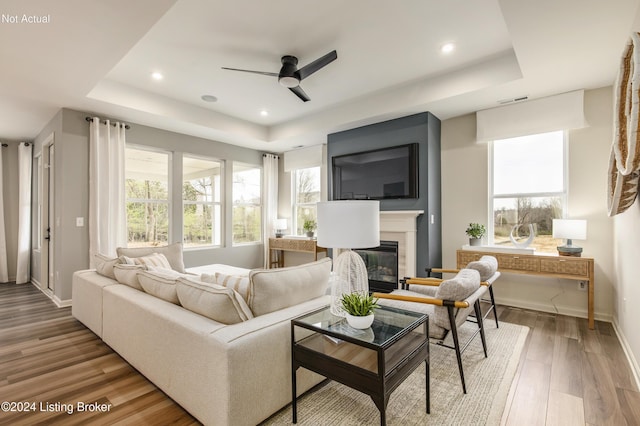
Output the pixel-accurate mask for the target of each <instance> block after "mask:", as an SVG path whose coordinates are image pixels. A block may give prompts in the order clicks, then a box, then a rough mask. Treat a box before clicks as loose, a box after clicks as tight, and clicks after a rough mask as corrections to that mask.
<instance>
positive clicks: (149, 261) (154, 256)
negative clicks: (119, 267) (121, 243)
mask: <svg viewBox="0 0 640 426" xmlns="http://www.w3.org/2000/svg"><path fill="white" fill-rule="evenodd" d="M120 258H121V259H122V260H123V263H126V264H127V265H144V266H146V267H147V268H150V267H154V268H162V269H171V265H170V264H169V261H168V260H167V258H166V256H165V255H164V254H161V253H151V254H149V255H147V256H141V257H128V256H121V257H120Z"/></svg>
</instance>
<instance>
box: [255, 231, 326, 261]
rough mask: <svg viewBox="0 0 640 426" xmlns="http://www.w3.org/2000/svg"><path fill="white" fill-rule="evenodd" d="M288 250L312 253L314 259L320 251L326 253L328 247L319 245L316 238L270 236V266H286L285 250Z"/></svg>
mask: <svg viewBox="0 0 640 426" xmlns="http://www.w3.org/2000/svg"><path fill="white" fill-rule="evenodd" d="M274 251H277V252H279V254H276V253H274ZM287 251H293V252H298V253H310V254H312V255H313V260H318V253H326V252H327V249H326V248H324V247H318V244H317V243H316V240H311V239H308V238H307V239H302V238H269V263H268V266H269V268H282V267H283V266H284V252H287Z"/></svg>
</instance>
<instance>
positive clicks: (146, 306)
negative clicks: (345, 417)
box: [72, 258, 331, 426]
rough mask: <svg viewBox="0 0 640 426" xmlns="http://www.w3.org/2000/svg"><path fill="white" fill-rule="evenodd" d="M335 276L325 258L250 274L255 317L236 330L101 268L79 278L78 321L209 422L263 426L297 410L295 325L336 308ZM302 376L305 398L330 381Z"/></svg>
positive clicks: (74, 309) (300, 387)
mask: <svg viewBox="0 0 640 426" xmlns="http://www.w3.org/2000/svg"><path fill="white" fill-rule="evenodd" d="M174 266H175V265H172V267H174ZM179 266H180V265H178V267H179ZM330 270H331V260H330V259H328V258H325V259H322V260H319V261H317V262H313V263H309V264H305V265H301V266H296V267H291V268H282V269H272V270H254V271H250V272H249V275H248V282H249V288H248V290H247V291H248V293H251V294H250V296H251V297H249V301H248V302H247V305H248V306H250V307H251V308H252V311H254V317H253V318H251V319H248V320H246V321H242V322H238V323H235V324H223V323H220V322H218V321H215V320H213V319H210V318H208V317H206V316H203V315H200V314H198V313H195V312H192V311H190V310H188V309H186V308H184V307H183V306H180V305H179V304H175V303H171V302H168V301H166V300H163V299H161V298H159V297H156V296H154V295H151V294H148V293H147V292H145V291H141V290H139V289H136V288H132V287H131V286H129V285H126V284H121V283H118V281H116V280H114V279H112V278H109V277H106V276H103V275H101V274H99V273H97V272H96V270H84V271H77V272H76V273H75V274H74V276H73V307H72V313H73V316H74V317H76V318H77V319H78V320H80V321H81V322H82V323H83V324H85V325H86V326H87V327H88V328H89V329H91V330H92V331H93V332H94V333H96V334H97V335H98V336H100V337H101V338H102V339H103V340H104V342H106V343H107V344H108V345H109V346H110V347H111V348H113V349H114V350H115V351H116V352H118V354H120V355H121V356H122V357H123V358H124V359H126V360H127V362H129V363H130V364H131V365H132V366H134V367H135V368H136V369H137V370H138V371H140V372H141V373H142V374H143V375H144V376H146V377H147V378H148V379H149V380H150V381H152V382H153V383H154V384H155V385H156V386H158V387H159V388H160V389H162V390H163V391H164V392H165V393H166V394H167V395H169V396H170V397H171V398H172V399H174V400H175V401H176V402H177V403H178V404H180V405H181V406H182V407H184V408H185V409H186V410H187V411H188V412H189V413H191V414H192V415H193V416H194V417H196V418H197V419H198V420H200V421H201V422H203V423H204V424H206V425H234V426H235V425H255V424H258V423H260V422H261V421H263V420H264V419H266V418H268V417H269V416H270V415H271V414H273V413H275V412H276V411H278V410H279V409H280V408H282V407H284V406H285V405H287V404H289V403H290V402H291V365H290V360H291V348H290V339H291V336H290V320H291V319H292V318H294V317H296V316H299V315H302V314H304V313H306V312H310V311H312V310H314V309H318V308H320V307H322V306H325V305H327V304H328V303H329V299H328V296H325V294H326V288H327V285H328V279H329V273H330ZM228 271H229V270H228V269H227V270H226V272H228ZM107 275H108V274H107ZM197 278H199V276H197V275H193V276H192V277H191V278H187V280H189V279H191V280H195V281H197ZM245 279H246V278H245ZM182 280H184V278H180V280H178V282H180V281H182ZM245 284H246V282H245ZM236 296H237V294H236ZM297 374H298V376H297V378H298V390H299V391H300V392H304V391H306V390H308V389H309V388H311V387H312V386H313V385H315V384H317V383H319V382H320V381H321V380H323V379H324V378H323V377H321V376H319V375H317V374H315V373H311V372H310V371H307V370H304V369H300V370H299V371H298V373H297Z"/></svg>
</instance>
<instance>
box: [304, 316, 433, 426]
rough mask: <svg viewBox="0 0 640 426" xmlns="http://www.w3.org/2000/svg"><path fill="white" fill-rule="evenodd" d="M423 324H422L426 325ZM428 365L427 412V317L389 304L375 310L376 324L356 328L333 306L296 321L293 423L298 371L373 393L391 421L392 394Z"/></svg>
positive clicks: (382, 413)
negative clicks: (335, 313)
mask: <svg viewBox="0 0 640 426" xmlns="http://www.w3.org/2000/svg"><path fill="white" fill-rule="evenodd" d="M421 326H422V327H421ZM423 361H424V363H425V379H426V380H425V391H426V411H427V413H429V412H430V396H429V321H428V317H427V315H424V314H420V313H416V312H411V311H405V310H402V309H396V308H391V307H386V306H381V307H380V308H379V309H376V310H375V319H374V321H373V324H372V325H371V327H369V328H368V329H365V330H358V329H355V328H352V327H351V326H350V325H348V324H347V321H346V319H344V318H342V317H338V316H335V315H332V314H331V312H330V310H329V307H328V306H327V307H325V308H322V309H319V310H317V311H314V312H311V313H309V314H306V315H303V316H300V317H298V318H294V319H292V320H291V385H292V386H291V387H292V402H291V406H292V415H293V423H296V422H297V420H298V413H297V392H296V371H297V370H298V368H300V367H303V368H306V369H308V370H311V371H314V372H316V373H318V374H321V375H323V376H325V377H326V378H328V379H331V380H335V381H337V382H340V383H342V384H344V385H346V386H349V387H351V388H353V389H355V390H358V391H360V392H363V393H365V394H367V395H369V396H370V397H371V399H372V400H373V402H374V403H375V404H376V407H378V410H379V411H380V424H381V425H385V424H386V408H387V403H388V402H389V396H390V395H391V393H392V392H393V391H394V390H395V389H396V388H397V387H398V386H399V385H400V384H401V383H402V382H403V381H404V380H405V379H406V378H407V377H409V375H410V374H411V373H412V372H413V371H414V370H415V369H416V368H417V367H418V366H419V365H420V363H421V362H423Z"/></svg>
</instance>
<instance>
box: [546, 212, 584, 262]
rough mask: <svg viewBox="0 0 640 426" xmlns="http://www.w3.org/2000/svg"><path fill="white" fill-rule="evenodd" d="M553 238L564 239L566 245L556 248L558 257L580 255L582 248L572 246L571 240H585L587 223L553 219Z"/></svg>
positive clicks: (576, 220) (575, 220)
mask: <svg viewBox="0 0 640 426" xmlns="http://www.w3.org/2000/svg"><path fill="white" fill-rule="evenodd" d="M553 238H564V239H566V240H567V243H566V244H565V245H564V246H558V247H557V248H558V254H560V256H575V257H580V256H581V255H582V247H578V246H574V245H573V241H572V240H586V239H587V221H586V220H578V219H553Z"/></svg>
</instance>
